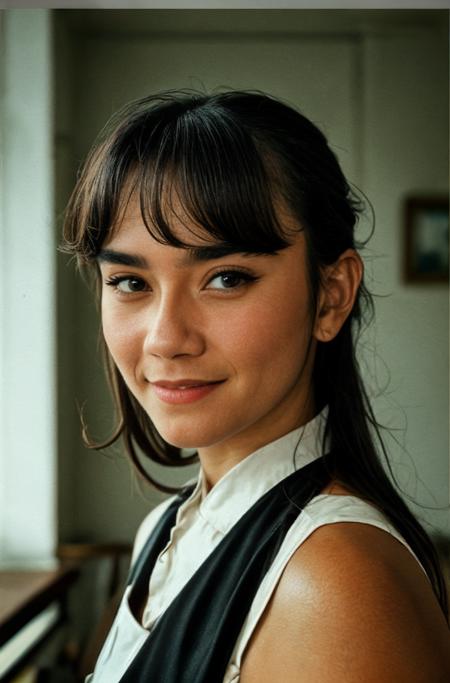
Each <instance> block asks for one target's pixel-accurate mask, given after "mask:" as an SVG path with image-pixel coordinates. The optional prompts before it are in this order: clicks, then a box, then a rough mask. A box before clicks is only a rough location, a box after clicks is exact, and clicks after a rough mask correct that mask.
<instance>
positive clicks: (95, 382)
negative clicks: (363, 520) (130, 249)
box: [56, 10, 448, 540]
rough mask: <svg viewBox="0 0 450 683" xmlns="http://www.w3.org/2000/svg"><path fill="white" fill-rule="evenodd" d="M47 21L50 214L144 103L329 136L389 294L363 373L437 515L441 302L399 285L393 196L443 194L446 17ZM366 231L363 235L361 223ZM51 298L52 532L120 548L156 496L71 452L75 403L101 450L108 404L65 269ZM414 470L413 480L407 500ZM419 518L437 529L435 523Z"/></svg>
mask: <svg viewBox="0 0 450 683" xmlns="http://www.w3.org/2000/svg"><path fill="white" fill-rule="evenodd" d="M57 15H58V16H57V42H56V63H57V68H58V72H57V77H58V78H57V83H58V87H57V102H58V112H57V163H58V178H59V187H58V196H59V200H60V207H62V206H63V203H64V201H65V199H66V197H67V193H68V191H69V188H70V186H71V184H72V182H73V177H74V169H75V168H76V166H77V165H78V163H79V162H80V160H81V159H82V158H83V156H84V155H85V153H86V151H87V149H88V148H89V145H90V144H91V142H92V140H93V138H94V137H95V134H96V133H97V131H98V130H99V129H100V127H101V126H102V125H103V123H104V122H105V120H106V119H107V118H108V116H109V115H110V114H112V113H113V112H114V111H115V110H116V108H117V107H118V106H120V105H121V104H123V103H125V102H126V101H128V100H129V99H132V98H135V97H139V96H141V95H144V94H147V93H149V92H152V91H154V90H156V89H160V88H168V87H206V88H214V87H217V86H228V87H234V88H260V89H262V90H265V91H267V92H270V93H272V94H274V95H276V96H281V97H283V98H285V99H287V100H288V101H290V102H291V103H293V104H294V105H296V106H298V107H300V108H301V109H302V110H303V111H304V113H305V114H307V115H308V116H310V117H311V118H312V119H313V120H314V121H315V122H316V123H317V124H318V125H319V126H320V127H321V128H322V129H323V130H324V131H325V132H326V134H327V135H328V136H329V139H330V142H331V144H332V146H333V147H334V149H335V151H336V153H337V154H338V156H339V158H340V159H341V161H342V164H343V166H344V169H345V171H346V173H347V174H348V176H349V179H350V180H352V181H353V182H355V183H356V184H357V185H359V186H360V187H362V189H363V190H364V191H365V192H366V193H367V195H368V196H369V197H370V199H371V201H372V203H373V205H374V207H375V211H376V217H377V224H376V231H375V236H374V238H373V239H372V241H371V243H370V247H369V249H368V252H367V258H366V263H367V269H368V273H369V275H370V276H371V278H372V279H373V281H372V283H371V282H370V281H369V285H370V284H372V289H373V290H374V291H375V292H377V293H380V294H383V295H389V296H388V297H383V298H380V299H379V300H378V301H377V322H376V325H375V326H374V327H373V328H372V330H371V331H370V332H369V333H367V334H366V335H365V344H367V345H368V348H365V349H364V358H365V359H366V361H367V364H368V366H369V368H370V369H371V370H373V369H374V368H375V366H376V368H377V369H379V368H380V367H381V366H382V363H383V362H385V363H386V364H387V366H388V367H389V369H390V373H391V383H390V387H389V390H388V392H387V393H386V394H385V395H384V396H383V397H381V398H380V399H378V400H377V402H376V407H377V412H378V414H379V415H380V417H381V418H382V420H384V421H386V422H387V423H389V424H390V425H392V426H399V425H401V424H403V422H404V420H405V419H406V420H407V422H408V432H407V435H406V437H404V436H403V434H401V433H400V434H397V436H398V437H399V439H400V440H401V441H402V440H403V441H404V443H405V446H406V448H407V451H408V453H407V454H405V453H404V452H403V451H402V450H401V448H399V447H398V446H397V445H396V444H395V443H394V442H393V441H392V440H390V439H389V440H388V445H389V447H390V448H391V450H392V458H393V461H394V463H396V471H397V473H398V474H399V476H400V480H401V483H402V484H403V485H404V487H405V488H406V490H407V491H408V492H409V493H410V494H413V495H417V497H418V498H419V500H421V501H422V502H425V503H427V504H433V499H432V497H431V494H433V496H434V497H435V499H436V501H437V503H438V504H441V505H443V504H446V503H447V502H448V433H447V424H448V306H447V288H446V287H445V286H443V285H433V286H428V287H424V286H411V285H408V286H406V285H405V284H404V283H403V282H402V278H401V260H402V249H403V245H402V216H401V207H402V198H403V196H404V195H405V194H407V193H411V192H436V191H444V190H445V189H446V184H447V173H448V167H447V163H448V140H447V129H448V113H447V101H448V73H447V64H448V54H447V41H448V39H447V34H446V33H447V32H446V21H445V18H444V19H443V20H442V21H439V15H436V14H435V13H430V12H429V11H426V12H425V13H423V12H422V13H418V12H393V11H388V12H369V11H365V12H361V11H356V12H353V11H348V10H346V11H341V12H330V11H328V12H320V13H319V12H310V11H306V10H296V11H274V10H269V11H261V10H258V11H256V10H250V11H242V10H241V11H234V12H227V11H225V12H222V11H221V12H218V11H213V12H211V11H190V12H183V11H181V10H177V11H174V12H164V11H153V10H152V11H150V10H147V11H143V12H122V13H120V15H119V14H118V13H116V12H110V11H103V12H94V11H92V10H90V11H88V13H86V12H70V13H68V12H65V11H60V12H58V13H57ZM87 15H89V16H87ZM441 16H442V15H441ZM362 229H363V232H365V233H367V225H363V226H362ZM59 290H60V295H61V296H60V306H59V335H60V336H59V339H60V363H59V366H60V381H59V390H60V438H59V444H60V533H61V536H62V537H63V538H73V537H78V538H80V537H83V538H92V539H125V540H126V539H130V538H131V537H132V536H133V534H134V530H135V528H136V526H137V524H138V522H139V520H140V519H141V518H142V517H143V515H144V514H145V512H146V511H147V510H148V509H149V508H150V507H152V506H153V505H154V504H155V502H156V501H157V500H160V499H161V496H159V495H158V494H155V493H153V492H151V491H149V490H147V491H146V493H145V495H142V494H140V493H139V492H138V491H137V489H136V486H135V485H134V484H133V479H134V478H133V476H131V474H130V471H129V467H128V464H127V463H126V462H125V461H124V459H123V457H122V456H121V453H120V449H119V447H116V448H115V449H113V450H112V451H111V453H110V454H109V455H108V456H105V455H100V454H97V453H95V452H88V451H86V450H85V449H84V448H83V446H82V445H81V442H80V438H79V430H78V423H77V416H76V410H75V402H76V401H78V402H79V403H80V404H81V403H83V402H84V401H86V400H87V408H86V414H87V416H88V417H89V418H90V420H91V422H92V425H93V428H94V431H95V432H96V433H97V434H98V435H100V436H104V435H106V434H107V433H108V429H109V428H110V426H111V424H112V423H111V417H110V405H109V402H108V400H107V398H106V395H105V391H104V388H103V380H102V376H101V369H100V361H99V359H98V357H97V355H96V346H97V342H96V338H97V323H96V312H95V307H94V306H93V305H92V303H90V297H89V294H88V292H87V290H86V288H85V287H84V286H82V285H81V284H80V283H79V282H77V280H76V279H75V278H74V277H73V275H72V274H71V271H70V269H69V268H67V267H66V265H65V259H64V257H61V261H60V287H59ZM370 345H372V346H375V349H376V353H377V354H379V359H378V360H376V357H375V355H374V351H373V349H371V348H369V346H370ZM381 370H382V367H381ZM383 373H384V371H383V372H380V373H379V374H380V375H381V379H383V377H384V374H383ZM414 467H415V468H416V470H417V476H418V477H420V479H421V480H422V481H423V484H420V483H419V484H418V486H417V488H415V485H414V481H413V479H414V480H415V478H416V474H415V472H414V469H413V468H414ZM191 473H192V471H191ZM162 476H164V478H165V479H166V480H167V479H168V478H170V477H171V476H172V477H173V476H175V475H174V474H173V472H171V473H167V474H163V475H162ZM184 476H186V472H183V473H182V474H181V479H180V477H178V481H180V480H182V479H183V478H184ZM427 489H428V490H429V491H430V492H431V493H428V492H427ZM424 514H425V517H426V518H427V519H428V520H430V521H433V522H434V523H435V524H436V525H438V526H439V527H440V528H441V529H445V528H446V525H447V519H448V518H447V515H446V513H445V512H443V513H431V512H429V511H424Z"/></svg>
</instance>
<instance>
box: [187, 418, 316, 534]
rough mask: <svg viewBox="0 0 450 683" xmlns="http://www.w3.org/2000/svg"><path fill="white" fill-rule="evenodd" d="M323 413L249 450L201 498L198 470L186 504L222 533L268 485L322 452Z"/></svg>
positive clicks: (273, 484)
mask: <svg viewBox="0 0 450 683" xmlns="http://www.w3.org/2000/svg"><path fill="white" fill-rule="evenodd" d="M327 415H328V409H327V407H325V408H324V409H323V410H322V411H321V412H320V413H319V414H318V415H316V417H315V418H313V419H312V420H311V421H310V422H308V423H307V424H305V425H303V426H302V427H299V428H298V429H294V430H293V431H292V432H289V433H288V434H285V435H284V436H282V437H280V438H279V439H276V440H275V441H272V442H271V443H269V444H266V445H265V446H263V447H262V448H259V449H258V450H256V451H254V452H253V453H251V454H250V455H249V456H247V457H246V458H244V460H242V461H241V462H239V463H238V464H237V465H235V466H234V467H233V468H232V469H231V470H229V471H228V472H227V473H226V474H225V475H224V476H223V477H222V478H221V479H220V480H219V481H218V482H217V484H215V486H214V487H213V488H212V489H211V490H210V491H209V492H208V494H207V495H206V496H204V497H203V499H202V490H203V489H204V482H203V473H202V471H200V474H199V478H198V481H197V485H196V487H195V489H194V491H193V492H192V494H191V496H190V498H189V502H188V501H186V506H187V507H191V505H197V506H198V512H199V515H200V517H202V518H203V519H204V520H205V521H207V522H208V523H209V524H210V525H211V526H213V527H214V528H215V529H216V530H217V531H219V532H221V533H223V534H226V533H227V532H228V531H229V530H230V529H231V527H232V526H233V525H234V524H235V523H236V522H237V521H238V520H239V519H240V517H242V515H243V514H244V513H245V512H246V511H247V510H249V509H250V507H251V506H252V505H253V504H254V503H255V502H256V501H257V500H258V499H259V498H260V497H261V496H263V495H264V494H265V493H266V492H267V491H269V489H271V488H272V487H273V486H275V485H276V484H278V483H279V482H280V481H281V480H282V479H285V478H286V477H287V476H289V475H290V474H292V473H293V472H294V471H296V470H299V469H301V468H302V467H304V466H305V465H308V464H309V463H310V462H312V461H313V460H316V459H317V458H319V457H320V456H321V455H322V454H323V452H324V451H323V436H324V430H325V426H326V421H327ZM183 507H184V506H183Z"/></svg>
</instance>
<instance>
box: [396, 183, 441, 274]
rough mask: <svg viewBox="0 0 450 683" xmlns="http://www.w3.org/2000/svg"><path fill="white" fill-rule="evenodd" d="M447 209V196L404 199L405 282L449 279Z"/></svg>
mask: <svg viewBox="0 0 450 683" xmlns="http://www.w3.org/2000/svg"><path fill="white" fill-rule="evenodd" d="M448 211H449V201H448V196H447V197H445V196H443V197H419V196H417V197H408V198H407V199H406V200H405V280H406V282H422V283H426V282H448V271H449V239H448V230H449V216H448Z"/></svg>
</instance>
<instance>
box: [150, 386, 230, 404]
mask: <svg viewBox="0 0 450 683" xmlns="http://www.w3.org/2000/svg"><path fill="white" fill-rule="evenodd" d="M224 381H225V380H219V381H216V382H207V381H205V380H179V381H178V382H169V381H165V380H161V381H157V382H151V386H152V388H153V391H154V392H155V394H156V396H157V397H158V398H159V399H160V400H161V401H163V402H164V403H171V404H180V403H193V402H194V401H198V400H200V399H202V398H204V397H205V396H207V395H208V394H210V393H211V392H213V391H214V389H216V388H217V387H218V386H219V385H220V384H223V382H224Z"/></svg>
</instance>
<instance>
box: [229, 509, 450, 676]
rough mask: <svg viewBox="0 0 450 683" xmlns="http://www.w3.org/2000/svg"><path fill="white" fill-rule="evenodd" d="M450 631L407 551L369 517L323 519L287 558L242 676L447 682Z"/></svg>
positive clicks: (244, 662)
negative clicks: (355, 520)
mask: <svg viewBox="0 0 450 683" xmlns="http://www.w3.org/2000/svg"><path fill="white" fill-rule="evenodd" d="M449 680H450V631H449V630H448V627H447V624H446V622H445V619H444V617H443V615H442V613H441V611H440V608H439V606H438V603H437V601H436V599H435V597H434V594H433V592H432V590H431V586H430V584H429V582H428V579H427V578H426V576H425V574H424V573H423V571H422V570H421V568H420V567H419V565H418V564H417V562H416V561H415V560H414V558H413V557H412V556H411V554H410V553H409V551H408V550H407V549H406V548H405V547H404V546H403V545H402V544H401V543H400V542H399V541H397V540H396V539H395V538H394V537H392V536H391V535H390V534H388V533H387V532H385V531H383V530H381V529H378V528H376V527H374V526H371V525H368V524H360V523H348V522H346V523H336V524H330V525H326V526H323V527H321V528H319V529H318V530H317V531H316V532H314V534H312V536H311V537H310V538H309V539H308V540H307V541H305V543H304V544H303V545H302V546H301V547H300V548H299V549H298V550H297V552H296V553H295V555H294V556H293V557H292V559H291V560H290V562H289V563H288V565H287V567H286V570H285V571H284V573H283V575H282V577H281V579H280V582H279V584H278V586H277V589H276V590H275V593H274V595H273V597H272V600H271V602H270V603H269V605H268V608H267V609H266V611H265V613H264V615H263V617H262V619H261V621H260V624H259V626H258V628H257V630H256V632H255V634H254V636H253V638H252V640H251V641H250V644H249V646H248V648H247V651H246V653H245V656H244V660H243V664H242V669H241V683H274V681H283V683H315V682H316V681H317V682H319V681H320V682H321V683H328V682H329V683H361V681H364V683H380V681H383V683H402V682H403V681H404V682H405V683H406V682H407V683H445V682H446V681H449Z"/></svg>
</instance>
